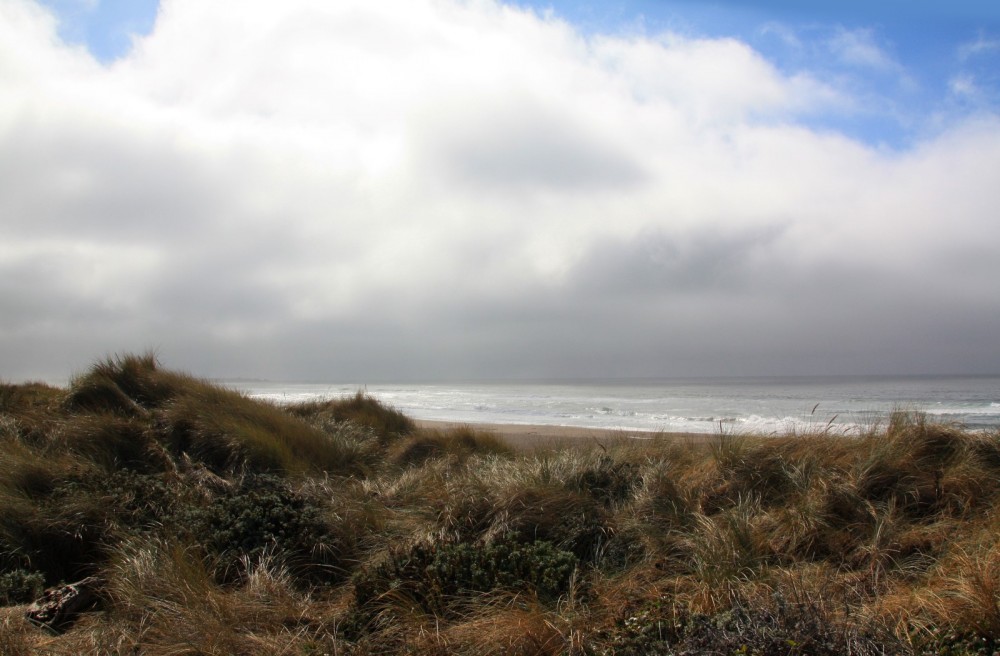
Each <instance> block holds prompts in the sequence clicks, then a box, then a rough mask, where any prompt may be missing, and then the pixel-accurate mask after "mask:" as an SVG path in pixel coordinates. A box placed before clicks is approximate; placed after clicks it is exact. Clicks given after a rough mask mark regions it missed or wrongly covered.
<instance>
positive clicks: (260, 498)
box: [179, 475, 347, 584]
mask: <svg viewBox="0 0 1000 656" xmlns="http://www.w3.org/2000/svg"><path fill="white" fill-rule="evenodd" d="M179 521H180V525H181V526H182V527H187V530H188V531H189V532H190V534H191V536H192V538H193V540H194V542H196V543H197V544H201V545H203V546H204V548H205V549H206V550H207V551H208V553H209V554H210V555H211V556H213V557H214V559H215V560H216V562H217V566H216V568H215V576H216V578H217V579H218V580H219V582H220V583H227V584H233V583H242V582H244V581H245V578H246V575H247V572H248V569H249V568H250V567H252V566H253V565H254V564H255V563H257V562H259V561H260V560H262V559H264V558H269V559H270V560H271V561H273V562H274V563H275V564H277V565H280V566H283V567H286V568H287V569H288V570H289V571H290V572H291V573H292V574H293V575H294V576H295V577H296V578H297V579H298V580H300V581H301V582H304V583H323V582H333V581H337V580H339V579H341V578H343V576H344V573H345V571H346V569H347V568H346V567H345V563H344V562H342V559H341V557H342V555H343V554H342V553H341V551H342V547H341V544H340V540H338V539H337V536H336V535H335V534H334V533H333V531H332V530H331V527H330V526H329V525H328V524H327V523H326V521H325V520H324V517H323V511H322V508H321V507H320V506H319V504H318V503H316V502H315V501H314V500H312V499H310V498H307V497H305V496H303V495H300V494H297V493H296V492H294V491H293V490H292V489H291V488H290V487H289V486H288V484H287V483H286V482H285V481H283V480H282V479H280V478H277V477H274V476H268V475H254V476H247V477H246V478H245V479H244V480H243V481H242V483H241V485H240V486H238V487H237V488H235V489H233V490H231V491H230V492H228V493H226V494H223V495H221V496H220V497H219V498H217V499H216V500H215V501H214V502H213V503H211V504H210V505H207V506H203V507H196V508H190V509H188V510H186V511H185V512H183V513H182V514H181V515H180V517H179Z"/></svg>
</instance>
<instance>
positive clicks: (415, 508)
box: [0, 354, 1000, 655]
mask: <svg viewBox="0 0 1000 656" xmlns="http://www.w3.org/2000/svg"><path fill="white" fill-rule="evenodd" d="M648 437H649V439H643V440H636V439H629V438H628V436H624V435H623V436H618V437H617V438H616V439H606V440H595V439H580V440H578V441H576V442H573V441H572V440H563V441H562V442H561V444H560V445H558V446H551V445H549V444H548V443H547V444H546V445H544V446H543V447H540V448H534V449H526V448H514V447H513V446H511V443H510V442H509V441H508V440H505V439H504V436H503V435H502V434H501V433H499V432H496V431H491V430H485V429H483V428H481V427H473V426H453V427H441V426H436V427H424V428H422V427H420V426H419V425H418V424H417V423H415V422H413V421H412V420H410V419H409V418H407V417H405V416H404V415H402V414H401V413H399V412H397V411H396V410H394V409H392V408H389V407H386V406H385V405H384V404H382V403H380V402H379V401H378V400H377V399H375V398H372V397H370V396H368V395H366V394H364V393H363V392H359V393H357V394H356V395H352V396H349V397H346V398H343V399H335V400H332V401H326V402H319V403H308V404H299V405H294V406H290V407H283V406H279V405H275V404H272V403H267V402H262V401H257V400H252V399H250V398H248V397H246V396H245V395H243V394H240V393H239V392H236V391H232V390H228V389H225V388H222V387H219V386H216V385H213V384H211V383H209V382H206V381H203V380H200V379H197V378H195V377H192V376H189V375H187V374H183V373H178V372H173V371H169V370H166V369H164V368H162V367H161V366H160V364H159V363H158V362H157V361H156V358H155V357H153V356H152V355H148V354H143V355H125V356H120V357H113V358H108V359H106V360H103V361H101V362H98V363H96V364H95V365H94V366H93V367H92V368H91V369H90V370H89V371H87V372H85V373H83V374H82V375H79V376H77V377H75V378H74V379H73V380H72V381H71V383H70V385H69V387H68V388H66V389H61V388H55V387H50V386H47V385H44V384H41V383H27V384H0V443H2V444H0V447H2V448H0V602H2V603H3V604H5V605H4V606H3V607H2V608H0V651H2V653H5V654H31V653H49V654H78V653H96V654H104V653H107V654H117V653H143V654H243V653H246V654H250V653H253V654H258V653H264V654H268V653H273V654H323V653H328V654H334V653H337V654H355V655H363V654H390V653H408V654H428V655H430V654H470V655H471V654H475V655H486V654H552V655H556V654H580V655H600V654H608V655H610V654H621V655H632V654H693V653H716V654H845V653H851V654H938V653H943V654H955V655H958V654H991V653H994V651H995V650H996V649H997V648H1000V610H998V609H1000V512H998V510H1000V434H998V433H996V432H986V433H982V432H971V431H967V430H964V429H962V428H961V427H957V426H949V425H941V424H937V423H934V422H933V421H930V420H929V419H928V418H927V417H925V416H923V415H920V414H917V413H912V412H903V411H900V412H896V413H893V414H892V416H891V417H890V418H889V419H888V420H887V421H886V422H884V424H883V425H880V426H873V427H872V428H871V429H870V430H868V431H865V432H864V433H863V434H862V435H859V436H854V437H845V436H834V435H831V434H829V432H828V431H824V430H822V427H820V428H819V429H818V430H816V431H815V432H813V433H805V434H803V433H799V434H795V435H786V436H755V435H735V434H719V435H712V436H705V437H703V438H701V439H691V438H689V437H679V436H671V435H656V436H648ZM88 576H96V577H98V580H99V581H100V582H101V583H100V588H99V590H98V603H97V604H96V605H94V606H93V607H91V608H89V609H88V610H87V611H86V612H85V613H83V614H82V615H81V616H80V617H79V618H77V619H75V621H74V622H72V623H71V624H70V625H68V626H65V627H61V628H60V629H59V630H58V631H52V630H43V629H41V628H39V627H37V626H34V625H32V624H30V623H29V622H28V621H27V620H26V619H25V610H26V603H27V602H28V601H30V600H31V598H33V597H34V596H36V595H37V594H38V592H39V591H40V590H41V589H42V588H43V587H46V586H55V585H58V584H61V583H69V582H73V581H76V580H79V579H82V578H84V577H88Z"/></svg>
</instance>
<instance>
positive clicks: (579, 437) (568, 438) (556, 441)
mask: <svg viewBox="0 0 1000 656" xmlns="http://www.w3.org/2000/svg"><path fill="white" fill-rule="evenodd" d="M415 421H416V423H417V426H418V427H420V428H422V429H427V430H448V429H450V428H457V427H459V426H471V427H472V428H474V429H476V430H478V431H484V432H490V433H494V434H496V435H498V436H499V437H501V438H502V439H503V440H504V441H505V442H507V443H508V444H510V445H511V446H513V447H515V448H518V449H526V450H530V449H538V448H542V447H555V446H573V445H583V444H594V443H598V444H604V445H609V444H613V443H615V442H619V441H625V440H652V439H669V440H686V441H704V440H706V439H711V438H712V435H710V434H706V433H663V432H660V433H652V432H646V431H627V430H609V429H604V428H580V427H577V426H547V425H543V424H462V423H457V422H449V421H430V420H426V419H417V420H415Z"/></svg>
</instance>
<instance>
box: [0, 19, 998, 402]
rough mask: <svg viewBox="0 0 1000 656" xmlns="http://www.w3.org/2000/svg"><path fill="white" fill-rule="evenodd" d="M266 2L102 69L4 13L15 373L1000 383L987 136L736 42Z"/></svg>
mask: <svg viewBox="0 0 1000 656" xmlns="http://www.w3.org/2000/svg"><path fill="white" fill-rule="evenodd" d="M241 6H242V7H243V9H242V10H241V13H240V15H239V17H238V18H239V19H238V20H234V18H233V16H232V15H231V14H226V13H225V12H221V10H218V9H216V8H212V7H211V6H209V5H207V4H204V3H192V2H182V1H180V0H174V1H172V2H171V1H167V2H165V3H164V5H163V11H162V12H161V14H160V16H159V19H158V22H157V25H156V27H155V29H154V31H153V32H152V34H150V35H149V36H148V37H146V38H144V39H143V40H141V41H140V42H139V43H138V44H137V47H136V49H135V51H134V52H133V53H132V54H131V55H130V56H128V57H126V58H124V59H122V60H121V61H119V62H117V63H116V64H114V65H113V66H111V67H102V66H100V65H98V64H96V63H95V62H94V61H93V60H91V59H89V58H88V57H87V56H86V54H85V53H83V52H81V51H80V50H75V49H71V48H67V47H65V46H63V45H61V44H60V43H59V42H58V39H56V38H55V36H54V34H53V31H52V30H53V29H54V28H53V24H52V23H51V21H47V20H46V19H45V17H44V14H43V13H42V12H40V11H38V10H37V8H35V7H34V6H33V5H32V3H30V2H29V1H28V0H8V1H7V2H4V3H0V84H2V85H3V86H4V88H5V90H9V92H8V93H5V94H4V95H3V96H0V216H2V221H0V276H2V277H0V361H2V362H4V369H3V370H2V371H0V377H5V378H18V377H25V376H29V377H34V376H41V375H47V376H59V375H66V374H68V373H70V372H73V371H79V370H80V369H82V368H83V367H85V366H87V365H88V364H89V363H90V362H91V361H93V360H94V359H97V358H99V357H102V356H103V355H105V354H107V353H110V352H115V351H122V350H142V349H146V348H156V349H159V351H160V353H161V355H162V357H163V359H164V360H165V361H166V362H167V363H168V364H169V365H171V366H176V367H179V368H182V369H186V370H189V371H192V372H195V373H198V374H200V375H208V376H225V375H239V376H261V377H275V378H309V379H326V380H329V379H342V380H351V381H361V382H364V381H369V382H372V381H375V380H388V379H398V378H407V379H430V378H441V377H462V378H470V377H471V378H474V377H516V376H534V377H548V378H551V377H559V376H632V375H635V376H668V375H713V374H766V373H804V374H810V373H897V372H950V371H958V372H962V371H966V372H986V371H997V370H1000V352H998V351H997V349H996V347H995V344H994V342H995V335H996V329H997V327H998V326H1000V292H998V290H997V288H996V285H995V281H996V280H1000V263H998V261H997V258H995V257H993V256H992V252H993V250H994V247H993V244H995V243H998V242H1000V224H997V222H996V220H995V218H996V217H995V210H996V207H998V206H1000V189H998V187H997V185H996V183H995V175H996V174H995V171H997V170H1000V122H998V121H997V119H996V118H995V117H990V116H985V117H979V118H977V119H975V120H971V119H970V120H966V121H962V122H958V123H955V124H952V125H948V126H945V127H943V128H942V130H941V131H940V132H939V133H938V134H936V135H933V136H929V137H927V138H926V139H924V140H923V141H921V142H920V143H918V144H916V145H915V146H914V147H913V148H911V149H909V150H906V151H898V152H887V151H883V150H879V149H877V148H873V147H869V146H867V145H866V144H864V143H859V142H856V141H852V140H851V139H848V138H846V137H843V136H840V135H837V134H834V133H830V132H823V131H816V130H812V129H810V128H809V127H808V125H807V124H805V123H802V122H801V120H800V118H799V117H801V116H803V115H805V114H809V115H811V116H814V115H821V114H822V113H823V112H824V111H828V112H833V113H836V112H838V111H849V110H845V109H844V108H849V107H851V106H852V103H853V102H854V101H855V100H857V99H853V98H851V97H849V96H844V94H843V92H839V91H837V90H836V89H835V88H834V87H832V86H830V85H828V84H826V83H825V82H824V81H823V80H821V79H819V78H816V77H810V76H809V75H808V74H806V73H799V74H797V75H795V76H787V75H784V74H782V73H781V72H780V71H779V70H777V68H775V67H774V66H772V65H771V64H770V63H769V62H767V61H766V59H764V58H763V57H762V56H761V55H759V54H758V53H755V52H754V51H753V50H752V49H751V48H750V47H749V46H747V45H745V44H742V43H739V42H737V41H735V40H732V39H724V40H712V39H687V38H684V37H680V36H677V35H659V36H656V37H648V38H647V37H632V38H618V37H611V36H598V37H584V36H581V35H579V34H576V33H574V32H573V30H572V29H571V28H570V27H569V26H567V25H565V24H562V23H559V22H557V21H554V20H549V19H544V18H539V17H537V16H535V15H532V14H530V13H524V12H520V11H517V10H514V9H511V8H509V7H504V6H501V5H497V4H492V3H489V2H487V3H475V4H472V5H469V4H465V3H451V2H423V1H421V0H406V1H405V2H404V1H403V0H399V1H398V2H396V1H394V0H387V1H386V2H380V3H360V2H359V3H351V2H346V1H345V2H343V3H336V4H335V5H331V6H329V7H323V8H316V6H315V5H313V4H310V3H299V2H297V1H295V0H289V2H286V3H281V4H280V5H278V4H275V3H271V2H265V1H263V0H262V1H260V2H256V1H252V2H250V1H248V2H246V3H244V5H241ZM317 12H318V13H317ZM359 26H361V27H363V28H364V29H361V27H359ZM333 35H336V38H333ZM374 37H378V38H374ZM862 45H864V44H862Z"/></svg>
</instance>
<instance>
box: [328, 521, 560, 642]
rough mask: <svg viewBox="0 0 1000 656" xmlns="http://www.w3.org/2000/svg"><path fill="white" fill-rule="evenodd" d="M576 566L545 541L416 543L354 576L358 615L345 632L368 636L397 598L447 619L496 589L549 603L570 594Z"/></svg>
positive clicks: (355, 602)
mask: <svg viewBox="0 0 1000 656" xmlns="http://www.w3.org/2000/svg"><path fill="white" fill-rule="evenodd" d="M577 565H578V561H577V558H576V556H574V555H573V554H572V553H570V552H568V551H563V550H561V549H558V548H556V547H555V546H554V545H553V544H552V543H550V542H544V541H537V542H532V543H528V544H522V543H519V542H517V541H516V540H513V539H503V540H499V541H497V542H493V543H490V544H486V545H477V544H470V543H467V542H458V543H450V542H444V543H439V542H431V543H425V542H421V543H417V544H415V545H413V546H411V547H410V548H409V549H406V550H401V551H394V552H392V553H391V554H390V555H389V557H388V558H387V559H386V560H384V561H382V562H381V563H379V564H378V565H376V566H375V567H373V568H369V569H367V570H364V571H362V572H360V573H359V574H358V575H356V576H355V577H354V614H353V616H352V619H351V621H350V622H349V623H348V626H347V627H346V628H347V631H348V632H349V633H350V632H352V631H353V632H364V631H365V629H366V628H367V627H370V625H371V624H372V621H373V620H375V619H376V618H378V617H383V618H386V615H385V613H384V612H383V611H385V610H386V609H387V607H389V609H390V610H391V606H392V604H393V603H394V602H397V601H399V600H404V601H405V603H406V604H413V605H416V606H418V607H420V608H422V609H423V610H424V611H425V612H428V613H433V614H435V615H437V616H440V617H445V618H448V617H456V616H458V615H460V612H459V611H460V609H461V608H462V606H463V604H464V603H465V602H468V601H469V600H471V599H475V598H476V597H478V596H479V595H480V594H482V593H488V592H493V591H496V590H506V591H512V592H531V593H534V594H535V595H537V597H538V598H539V599H540V600H542V601H550V602H551V601H554V600H556V599H558V598H559V597H560V596H561V595H565V594H567V593H568V592H569V591H570V586H571V583H572V581H573V575H574V572H575V571H576V568H577ZM389 616H390V617H391V613H390V615H389Z"/></svg>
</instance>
